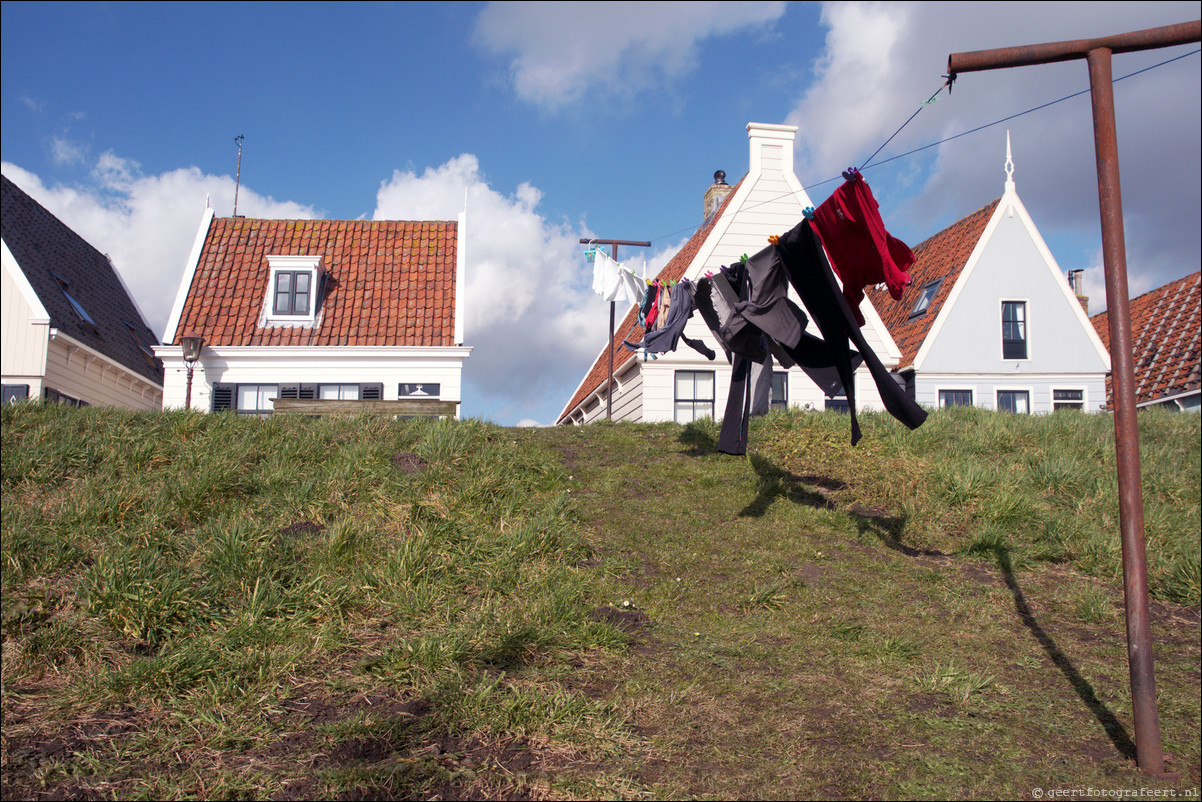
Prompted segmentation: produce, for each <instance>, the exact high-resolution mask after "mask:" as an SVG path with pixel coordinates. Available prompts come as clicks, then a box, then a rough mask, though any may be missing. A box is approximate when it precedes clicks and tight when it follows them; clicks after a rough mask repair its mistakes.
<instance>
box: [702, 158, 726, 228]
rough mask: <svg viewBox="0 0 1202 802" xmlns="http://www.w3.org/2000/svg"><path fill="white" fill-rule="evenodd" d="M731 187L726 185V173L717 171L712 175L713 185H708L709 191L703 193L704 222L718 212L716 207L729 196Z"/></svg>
mask: <svg viewBox="0 0 1202 802" xmlns="http://www.w3.org/2000/svg"><path fill="white" fill-rule="evenodd" d="M731 189H732V187H731V185H730V184H728V183H726V171H725V170H718V171H717V172H715V173H714V183H712V184H710V187H709V189H707V190H706V191H705V221H706V222H707V223H708V222H709V219H710V218H711V217H713V216H714V213H715V212H717V211H718V207H719V206H721V205H722V201H724V200H726V196H727V195H729V194H730V191H731Z"/></svg>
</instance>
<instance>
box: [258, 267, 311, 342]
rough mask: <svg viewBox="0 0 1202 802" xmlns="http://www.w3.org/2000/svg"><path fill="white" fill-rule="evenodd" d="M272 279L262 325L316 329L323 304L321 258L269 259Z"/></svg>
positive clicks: (265, 301)
mask: <svg viewBox="0 0 1202 802" xmlns="http://www.w3.org/2000/svg"><path fill="white" fill-rule="evenodd" d="M267 263H268V265H270V268H271V270H270V279H269V283H268V286H267V297H266V298H265V299H264V303H263V315H262V320H261V325H263V326H314V325H316V324H317V311H318V307H320V305H321V298H320V291H321V286H322V282H321V279H322V277H323V275H324V274H325V270H324V269H323V267H322V264H321V257H320V256H268V257H267Z"/></svg>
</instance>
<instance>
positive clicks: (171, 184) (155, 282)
mask: <svg viewBox="0 0 1202 802" xmlns="http://www.w3.org/2000/svg"><path fill="white" fill-rule="evenodd" d="M3 170H4V174H5V175H6V176H8V178H9V180H11V181H12V182H13V183H14V184H16V185H17V186H19V187H20V188H21V189H22V190H24V191H25V192H26V193H27V194H28V195H29V196H30V197H32V198H33V199H34V200H36V201H37V202H38V203H40V204H42V205H43V206H44V207H46V209H48V210H49V211H50V212H51V214H53V215H54V216H56V217H58V218H59V219H60V220H62V221H63V222H64V223H65V224H66V225H67V226H69V227H70V228H71V229H72V230H73V231H74V232H75V233H77V234H79V235H80V236H81V237H83V238H84V239H85V240H87V241H88V243H90V244H91V245H92V246H93V247H95V248H96V249H97V250H99V251H101V252H102V253H107V254H108V255H109V256H110V257H111V258H112V260H113V264H114V266H115V267H116V268H117V271H118V272H119V273H120V274H121V277H122V279H124V281H125V284H126V286H128V287H129V289H130V292H131V293H132V294H133V296H134V300H135V301H136V302H137V304H138V307H139V309H140V310H141V311H142V314H143V316H144V317H145V318H146V323H147V325H149V326H150V328H151V330H153V331H154V332H155V333H156V334H157V335H158V336H160V337H161V336H162V333H163V328H164V326H165V325H166V323H167V316H168V314H170V312H171V304H172V303H173V302H174V300H175V295H176V291H177V289H178V287H179V281H180V277H181V275H182V274H183V269H184V263H185V261H186V260H187V258H188V253H189V251H190V250H191V248H192V242H193V240H194V239H195V238H196V231H197V226H198V225H199V224H200V219H201V215H202V214H203V212H204V210H205V199H206V197H208V198H209V199H210V203H211V205H212V206H213V207H214V208H216V209H218V213H222V212H225V213H228V212H229V210H231V209H232V207H233V199H234V180H233V179H232V178H231V177H229V176H212V175H205V174H204V173H202V172H201V171H200V170H199V169H197V168H195V167H190V168H181V169H178V170H172V171H170V172H167V173H163V174H161V175H151V176H145V175H142V174H141V173H140V171H139V170H138V165H137V163H136V162H132V161H129V160H125V159H121V158H120V157H118V156H116V155H114V154H112V153H106V154H104V156H102V157H101V158H100V159H99V160H98V161H97V163H96V165H95V167H94V169H93V172H92V175H93V178H94V180H95V181H96V182H97V183H94V184H92V185H89V186H86V187H68V186H62V185H56V186H53V187H48V186H46V185H45V184H44V183H43V182H42V180H41V179H40V178H39V177H38V176H37V175H35V174H33V173H31V172H29V171H28V170H25V169H23V168H21V167H18V166H17V165H15V164H10V163H8V162H5V163H4V164H3ZM238 209H239V211H240V212H242V211H245V213H246V214H247V215H250V216H254V217H285V218H306V217H317V216H318V215H317V214H316V213H315V212H314V210H313V209H312V208H310V207H307V206H302V205H300V204H297V203H291V202H284V203H280V202H277V201H275V200H273V199H271V198H266V197H263V196H261V195H258V194H257V193H255V192H253V191H251V190H250V189H248V188H247V187H245V186H244V187H242V189H241V191H240V193H239V196H238Z"/></svg>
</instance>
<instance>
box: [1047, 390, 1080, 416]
mask: <svg viewBox="0 0 1202 802" xmlns="http://www.w3.org/2000/svg"><path fill="white" fill-rule="evenodd" d="M1062 392H1068V393H1080V394H1081V400H1080V401H1067V400H1065V401H1057V400H1056V393H1062ZM1057 404H1060V405H1061V408H1064V409H1079V410H1081V411H1082V412H1085V411H1086V410H1088V409H1089V392H1088V390H1087V389H1086V388H1085V387H1063V386H1061V387H1053V388H1052V398H1051V410H1052V411H1053V412H1055V411H1056V405H1057Z"/></svg>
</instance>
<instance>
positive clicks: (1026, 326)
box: [997, 298, 1032, 362]
mask: <svg viewBox="0 0 1202 802" xmlns="http://www.w3.org/2000/svg"><path fill="white" fill-rule="evenodd" d="M1006 304H1022V306H1023V345H1025V346H1026V352H1027V353H1026V356H1021V357H1009V356H1006V337H1005V334H1006ZM997 331H998V334H999V338H998V347H999V354H1000V355H1001V357H1002V361H1003V362H1030V361H1031V342H1032V338H1031V300H1030V299H1029V298H1002V299H1001V301H1000V303H998V329H997Z"/></svg>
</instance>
